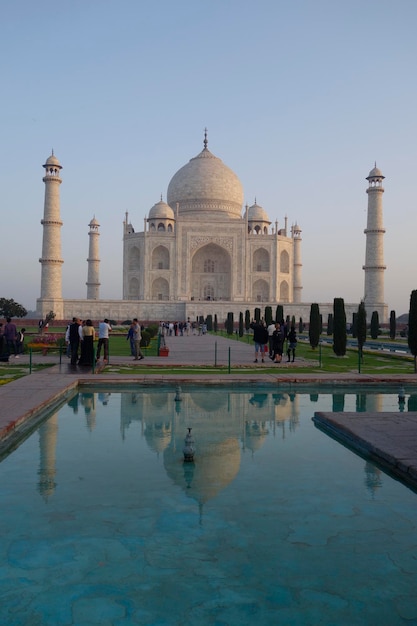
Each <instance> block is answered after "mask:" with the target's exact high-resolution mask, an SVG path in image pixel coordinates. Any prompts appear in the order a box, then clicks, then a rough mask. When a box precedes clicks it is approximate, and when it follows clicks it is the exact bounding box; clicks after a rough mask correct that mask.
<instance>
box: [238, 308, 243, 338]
mask: <svg viewBox="0 0 417 626" xmlns="http://www.w3.org/2000/svg"><path fill="white" fill-rule="evenodd" d="M239 337H243V313H242V311H241V312H240V313H239Z"/></svg>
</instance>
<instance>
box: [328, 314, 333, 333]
mask: <svg viewBox="0 0 417 626" xmlns="http://www.w3.org/2000/svg"><path fill="white" fill-rule="evenodd" d="M327 334H328V335H329V336H330V335H333V313H329V315H328V316H327Z"/></svg>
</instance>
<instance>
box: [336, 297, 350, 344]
mask: <svg viewBox="0 0 417 626" xmlns="http://www.w3.org/2000/svg"><path fill="white" fill-rule="evenodd" d="M333 320H334V321H333V323H334V329H333V352H334V353H335V355H336V356H345V354H346V342H347V333H346V312H345V302H344V300H343V298H334V300H333Z"/></svg>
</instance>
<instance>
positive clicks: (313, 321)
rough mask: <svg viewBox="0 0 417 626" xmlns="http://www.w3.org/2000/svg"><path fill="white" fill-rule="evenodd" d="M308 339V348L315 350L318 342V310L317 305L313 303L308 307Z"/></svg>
mask: <svg viewBox="0 0 417 626" xmlns="http://www.w3.org/2000/svg"><path fill="white" fill-rule="evenodd" d="M308 338H309V340H310V346H311V347H312V348H313V350H314V349H315V348H317V346H318V345H319V341H320V309H319V305H318V304H316V303H314V304H312V305H311V307H310V325H309V329H308Z"/></svg>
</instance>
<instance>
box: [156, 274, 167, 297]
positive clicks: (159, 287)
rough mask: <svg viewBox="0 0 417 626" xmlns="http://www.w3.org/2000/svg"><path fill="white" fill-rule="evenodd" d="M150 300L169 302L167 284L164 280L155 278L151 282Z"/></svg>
mask: <svg viewBox="0 0 417 626" xmlns="http://www.w3.org/2000/svg"><path fill="white" fill-rule="evenodd" d="M152 300H169V284H168V281H167V280H165V278H157V279H156V280H154V281H153V283H152Z"/></svg>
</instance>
